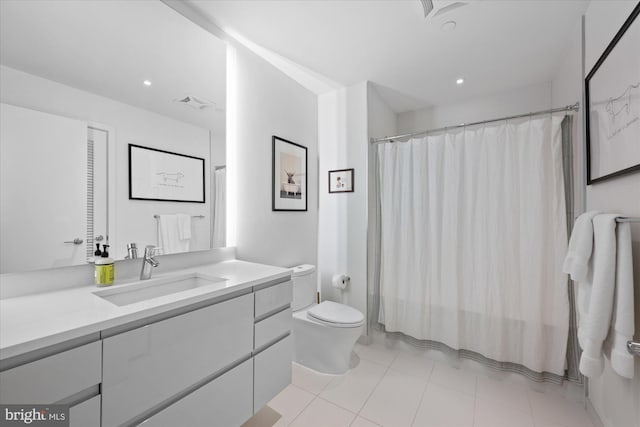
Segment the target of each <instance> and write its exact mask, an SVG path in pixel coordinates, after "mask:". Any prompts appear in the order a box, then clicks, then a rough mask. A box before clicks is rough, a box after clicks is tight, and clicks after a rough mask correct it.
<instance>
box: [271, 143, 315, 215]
mask: <svg viewBox="0 0 640 427" xmlns="http://www.w3.org/2000/svg"><path fill="white" fill-rule="evenodd" d="M272 142H273V158H272V161H273V176H272V199H271V200H272V205H271V210H274V211H306V210H307V147H304V146H302V145H299V144H296V143H295V142H291V141H287V140H286V139H282V138H280V137H277V136H275V135H274V136H273V137H272Z"/></svg>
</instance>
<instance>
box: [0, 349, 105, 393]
mask: <svg viewBox="0 0 640 427" xmlns="http://www.w3.org/2000/svg"><path fill="white" fill-rule="evenodd" d="M101 357H102V347H101V343H100V341H96V342H92V343H90V344H86V345H83V346H81V347H77V348H74V349H71V350H67V351H65V352H62V353H58V354H54V355H53V356H49V357H45V358H43V359H40V360H36V361H35V362H31V363H27V364H25V365H21V366H18V367H15V368H12V369H8V370H6V371H3V372H0V403H1V404H5V405H6V404H29V403H38V404H49V403H55V402H58V401H60V400H62V399H64V398H66V397H69V396H71V395H73V394H75V393H78V392H80V391H82V390H85V389H87V388H89V387H91V386H95V385H97V384H100V377H101V369H102V361H101Z"/></svg>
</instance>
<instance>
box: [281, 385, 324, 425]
mask: <svg viewBox="0 0 640 427" xmlns="http://www.w3.org/2000/svg"><path fill="white" fill-rule="evenodd" d="M291 385H292V386H294V387H296V388H297V389H299V390H302V391H307V390H304V389H302V388H300V387H298V386H296V385H294V384H291ZM307 393H309V394H311V395H312V396H313V398H312V399H311V400H310V401H309V403H307V404H306V405H305V406H304V407H303V408H302V409H301V410H300V412H298V413H297V414H296V416H295V417H293V418H292V419H291V421H290V422H288V423H287V426H290V425H291V424H293V422H294V421H295V420H296V419H297V418H298V417H299V416H300V414H302V413H303V412H304V411H305V410H306V409H307V408H308V407H309V405H311V404H312V403H313V401H314V400H316V399H317V398H318V396H317V395H315V394H313V393H310V392H308V391H307Z"/></svg>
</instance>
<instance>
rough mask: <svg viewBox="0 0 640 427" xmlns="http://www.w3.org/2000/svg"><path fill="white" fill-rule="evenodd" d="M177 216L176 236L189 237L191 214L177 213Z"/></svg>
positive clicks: (183, 238) (181, 238) (185, 238)
mask: <svg viewBox="0 0 640 427" xmlns="http://www.w3.org/2000/svg"><path fill="white" fill-rule="evenodd" d="M176 217H177V218H178V237H179V238H180V240H189V239H191V215H187V214H183V213H179V214H176Z"/></svg>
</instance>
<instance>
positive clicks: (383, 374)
mask: <svg viewBox="0 0 640 427" xmlns="http://www.w3.org/2000/svg"><path fill="white" fill-rule="evenodd" d="M396 357H398V354H397V353H396V354H395V356H394V357H393V359H392V360H391V362H390V363H389V365H388V366H387V367H386V368H385V370H384V372H383V373H382V375H381V376H380V379H379V380H378V382H377V383H376V385H374V386H373V388H372V389H371V391H370V392H369V394H368V395H367V398H366V399H365V400H364V403H363V404H362V406H360V409H358V415H359V416H362V415H361V413H362V410H363V409H364V407H365V406H367V402H369V399H371V396H372V395H373V393H374V392H375V391H376V389H377V388H378V386H379V385H380V383H381V382H382V380H383V379H384V377H385V376H386V375H387V372H389V369H391V365H392V364H393V361H394V360H396ZM365 360H367V359H365ZM369 362H371V360H369ZM373 363H375V362H373ZM379 365H380V366H384V365H382V364H379ZM362 418H365V419H366V420H368V421H372V420H369V419H368V418H367V417H364V416H362ZM375 424H378V423H377V422H375Z"/></svg>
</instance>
